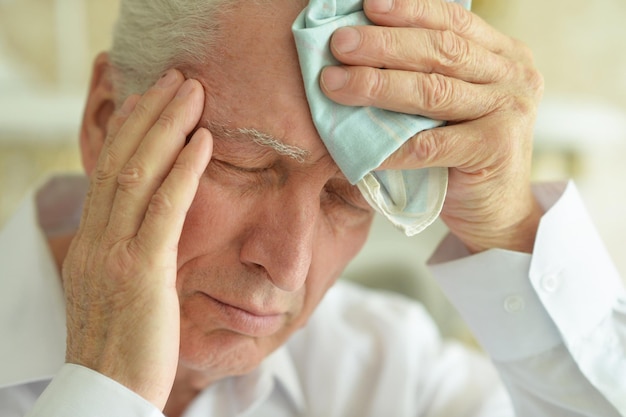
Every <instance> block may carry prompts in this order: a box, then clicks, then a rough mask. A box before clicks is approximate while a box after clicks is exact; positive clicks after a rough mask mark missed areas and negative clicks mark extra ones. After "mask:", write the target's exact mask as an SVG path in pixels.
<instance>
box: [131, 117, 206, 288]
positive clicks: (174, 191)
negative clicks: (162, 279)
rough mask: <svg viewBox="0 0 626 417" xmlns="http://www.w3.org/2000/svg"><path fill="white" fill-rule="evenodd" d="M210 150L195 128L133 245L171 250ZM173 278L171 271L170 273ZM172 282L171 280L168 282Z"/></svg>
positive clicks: (174, 248) (201, 131)
mask: <svg viewBox="0 0 626 417" xmlns="http://www.w3.org/2000/svg"><path fill="white" fill-rule="evenodd" d="M212 151H213V138H212V136H211V134H210V133H209V131H208V130H207V129H205V128H199V129H198V130H197V131H196V132H195V133H194V135H193V136H192V138H191V140H190V141H189V144H188V145H187V146H185V148H184V149H183V150H182V151H181V152H180V154H179V155H178V158H176V161H175V163H174V165H173V167H172V169H171V171H170V172H169V174H168V175H167V177H166V178H165V180H164V181H163V183H162V184H161V186H160V187H159V188H158V190H157V191H156V193H155V194H154V196H153V197H152V198H151V200H150V203H149V205H148V209H147V211H146V215H145V219H144V221H143V223H142V225H141V227H140V229H139V231H138V232H137V239H136V240H134V241H133V242H134V243H133V244H135V245H137V247H139V248H140V250H145V251H148V252H149V253H164V252H170V253H171V252H175V251H177V248H178V241H179V240H180V235H181V233H182V229H183V225H184V222H185V218H186V216H187V212H188V210H189V207H190V206H191V203H192V202H193V199H194V197H195V194H196V191H197V189H198V185H199V182H200V178H201V177H202V175H203V173H204V172H205V170H206V167H207V165H208V163H209V160H210V159H211V154H212ZM172 276H173V277H174V278H175V274H172ZM171 284H172V285H174V284H175V283H174V282H172V283H171Z"/></svg>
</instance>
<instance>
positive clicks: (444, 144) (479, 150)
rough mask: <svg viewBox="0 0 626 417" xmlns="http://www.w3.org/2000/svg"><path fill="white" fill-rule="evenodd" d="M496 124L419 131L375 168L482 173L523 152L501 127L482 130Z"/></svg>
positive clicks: (478, 123) (471, 124)
mask: <svg viewBox="0 0 626 417" xmlns="http://www.w3.org/2000/svg"><path fill="white" fill-rule="evenodd" d="M494 117H495V116H494ZM500 125H502V126H504V124H503V123H494V121H493V120H484V119H483V120H475V121H472V122H466V123H463V124H458V125H450V126H444V127H438V128H435V129H429V130H424V131H421V132H419V133H418V134H416V135H415V136H413V137H412V138H411V139H409V140H408V141H407V142H406V143H405V144H404V145H402V146H401V147H400V148H399V149H398V150H397V151H396V152H394V153H393V154H392V155H391V156H389V158H387V159H386V160H385V161H384V162H383V163H382V164H381V165H380V167H378V168H377V169H419V168H429V167H454V168H457V169H458V170H460V171H463V172H478V173H479V175H480V174H483V173H486V172H487V171H488V169H489V168H490V167H494V166H496V165H498V164H502V163H505V161H506V160H508V159H510V158H511V155H512V154H513V153H516V152H525V150H524V149H523V148H524V145H522V144H521V143H520V144H516V141H517V139H516V137H517V136H516V135H515V134H513V133H511V132H508V131H504V130H505V129H506V128H505V127H502V128H499V127H495V128H493V127H492V128H490V129H487V128H485V126H500ZM498 129H500V130H498ZM519 137H520V138H521V135H520V136H519ZM520 141H521V139H520ZM525 146H526V147H528V146H530V145H528V144H527V145H525Z"/></svg>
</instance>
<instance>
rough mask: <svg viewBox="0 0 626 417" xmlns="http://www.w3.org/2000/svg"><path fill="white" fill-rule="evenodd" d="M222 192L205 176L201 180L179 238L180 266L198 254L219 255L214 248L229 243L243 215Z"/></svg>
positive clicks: (236, 231)
mask: <svg viewBox="0 0 626 417" xmlns="http://www.w3.org/2000/svg"><path fill="white" fill-rule="evenodd" d="M224 194H225V193H224V191H223V190H220V189H219V188H218V187H215V186H213V185H211V183H210V181H209V180H208V179H206V178H203V179H202V180H201V182H200V186H199V187H198V191H197V193H196V197H195V199H194V201H193V204H192V205H191V207H190V209H189V212H188V213H187V217H186V219H185V225H184V227H183V232H182V234H181V238H180V241H179V245H178V264H179V267H180V266H181V265H182V264H184V263H186V262H188V261H189V260H190V259H193V258H195V257H198V256H203V255H211V254H215V255H218V254H217V253H215V251H217V250H219V251H224V250H226V249H227V248H228V247H230V246H231V245H232V242H233V241H234V240H235V237H236V236H237V234H238V233H239V226H238V225H239V224H241V222H240V217H242V216H243V214H242V210H241V208H238V209H237V210H235V209H234V207H233V205H232V204H231V201H232V199H231V198H227V196H226V195H224ZM229 242H230V243H229Z"/></svg>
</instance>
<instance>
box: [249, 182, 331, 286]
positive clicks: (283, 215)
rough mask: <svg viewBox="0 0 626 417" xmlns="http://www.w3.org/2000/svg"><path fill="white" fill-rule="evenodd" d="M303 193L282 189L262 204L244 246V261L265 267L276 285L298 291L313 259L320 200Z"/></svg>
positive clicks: (260, 202) (253, 216) (254, 216)
mask: <svg viewBox="0 0 626 417" xmlns="http://www.w3.org/2000/svg"><path fill="white" fill-rule="evenodd" d="M314 196H315V193H310V192H309V193H307V192H305V191H304V190H282V191H281V192H280V193H277V194H276V195H273V196H271V197H269V198H268V196H266V198H264V199H263V200H261V201H259V202H258V204H257V205H256V206H255V210H254V213H251V219H249V220H250V227H249V228H248V230H247V232H246V237H245V240H244V242H243V245H242V247H241V254H240V256H241V261H242V262H243V263H245V264H248V265H255V266H258V267H262V268H263V269H265V271H266V272H267V275H268V278H269V279H270V280H271V281H272V282H273V284H274V285H275V286H277V287H278V288H280V289H282V290H284V291H289V292H292V291H297V290H298V289H300V288H301V287H302V286H303V285H304V283H305V281H306V277H307V274H308V272H309V268H310V266H311V259H312V256H313V248H314V241H315V236H316V231H317V223H318V218H319V210H320V205H319V198H315V197H314Z"/></svg>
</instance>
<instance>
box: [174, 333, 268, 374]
mask: <svg viewBox="0 0 626 417" xmlns="http://www.w3.org/2000/svg"><path fill="white" fill-rule="evenodd" d="M192 332H193V331H192ZM268 345H269V343H268V341H267V340H260V339H257V338H253V337H250V336H245V335H241V334H237V333H234V332H231V331H227V330H216V331H214V332H211V333H210V334H197V333H196V334H184V333H183V334H181V345H180V358H179V359H180V364H181V365H182V366H184V367H186V368H188V369H192V370H195V371H199V372H203V373H207V374H209V375H210V376H211V378H212V379H213V380H218V379H221V378H226V377H229V376H234V375H243V374H246V373H249V372H251V371H253V370H254V369H255V368H256V367H258V366H259V364H260V363H261V362H262V361H263V359H265V358H266V357H267V356H268V355H269V354H270V353H271V352H272V351H273V350H274V349H275V348H276V347H278V346H275V347H274V348H272V347H270V346H268Z"/></svg>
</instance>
